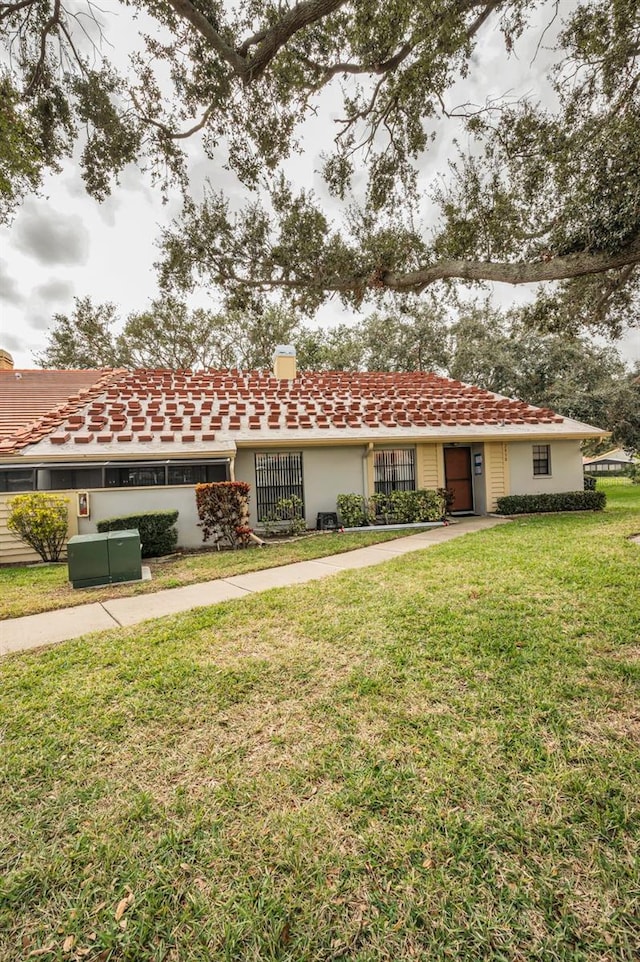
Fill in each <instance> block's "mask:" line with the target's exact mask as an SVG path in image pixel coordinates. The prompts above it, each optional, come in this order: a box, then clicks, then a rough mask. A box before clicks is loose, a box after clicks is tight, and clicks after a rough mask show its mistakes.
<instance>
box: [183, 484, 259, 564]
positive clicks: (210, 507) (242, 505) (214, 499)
mask: <svg viewBox="0 0 640 962" xmlns="http://www.w3.org/2000/svg"><path fill="white" fill-rule="evenodd" d="M249 490H250V485H248V484H247V483H246V481H216V482H214V483H212V484H196V506H197V509H198V517H199V518H200V527H201V528H202V538H203V541H213V543H214V544H216V545H218V547H219V546H220V545H221V544H227V545H228V546H229V547H230V548H237V547H238V546H239V545H245V544H247V543H248V541H249V534H251V528H250V527H249Z"/></svg>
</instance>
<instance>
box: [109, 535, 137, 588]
mask: <svg viewBox="0 0 640 962" xmlns="http://www.w3.org/2000/svg"><path fill="white" fill-rule="evenodd" d="M107 538H108V540H107V548H108V552H109V575H110V580H111V581H112V582H116V581H139V580H140V579H141V578H142V561H141V555H140V534H139V533H138V530H137V528H132V529H130V530H128V531H109V533H108V534H107Z"/></svg>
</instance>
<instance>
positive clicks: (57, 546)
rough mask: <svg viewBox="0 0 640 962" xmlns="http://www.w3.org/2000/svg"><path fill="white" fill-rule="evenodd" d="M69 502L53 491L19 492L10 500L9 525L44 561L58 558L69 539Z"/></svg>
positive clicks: (17, 536)
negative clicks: (48, 492)
mask: <svg viewBox="0 0 640 962" xmlns="http://www.w3.org/2000/svg"><path fill="white" fill-rule="evenodd" d="M67 504H68V500H67V498H60V497H57V496H56V495H53V494H41V493H39V492H35V491H34V493H33V494H19V495H17V496H16V497H15V498H12V499H11V501H10V502H9V517H8V518H7V527H8V529H9V531H11V533H12V534H14V535H15V536H16V538H19V539H20V541H22V542H23V543H24V544H28V545H29V547H30V548H33V549H34V551H37V552H38V554H39V555H40V557H41V558H42V560H43V561H57V560H58V559H59V557H60V554H61V552H62V548H63V545H64V543H65V541H66V539H67V527H68V514H67Z"/></svg>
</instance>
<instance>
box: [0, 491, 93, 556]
mask: <svg viewBox="0 0 640 962" xmlns="http://www.w3.org/2000/svg"><path fill="white" fill-rule="evenodd" d="M22 493H23V494H28V493H29V492H28V491H24V492H22ZM44 493H47V494H55V495H57V496H60V497H62V498H68V499H69V511H68V516H69V522H68V528H67V539H68V538H71V537H73V535H74V534H77V533H78V519H77V517H76V494H77V492H76V491H50V492H44ZM15 497H16V494H15V493H12V494H0V564H25V565H27V564H33V563H34V562H37V561H40V560H41V558H40V555H39V554H37V553H36V552H35V551H33V550H32V549H31V548H29V547H27V545H26V544H23V543H22V541H18V539H17V538H15V537H14V536H13V535H12V534H11V532H10V531H9V529H8V528H7V518H8V516H9V510H10V509H9V502H10V501H11V500H12V499H13V498H15Z"/></svg>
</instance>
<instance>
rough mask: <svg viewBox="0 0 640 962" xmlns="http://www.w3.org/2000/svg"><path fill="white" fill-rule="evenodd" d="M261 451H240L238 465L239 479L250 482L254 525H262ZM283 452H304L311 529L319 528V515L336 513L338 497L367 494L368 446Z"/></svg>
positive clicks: (307, 509)
mask: <svg viewBox="0 0 640 962" xmlns="http://www.w3.org/2000/svg"><path fill="white" fill-rule="evenodd" d="M259 450H260V448H257V447H256V448H252V449H251V450H246V449H241V450H239V451H238V454H237V456H236V462H235V473H236V478H237V479H238V480H239V481H248V482H249V484H250V485H251V493H250V495H249V504H250V524H251V525H252V526H253V527H255V526H256V525H257V524H258V520H259V519H258V516H257V511H256V496H255V484H256V467H255V455H256V452H257V451H259ZM279 450H282V451H287V450H289V451H302V452H303V455H302V477H303V487H304V506H305V519H306V522H307V526H308V527H310V528H315V525H316V517H317V514H318V512H319V511H335V510H336V496H337V495H338V494H364V493H365V478H366V476H367V463H368V458H369V448H368V446H367V445H362V444H359V445H353V446H352V445H349V446H345V447H314V448H301V447H297V448H296V447H291V448H286V447H284V446H283V447H282V448H280V449H279Z"/></svg>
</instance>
